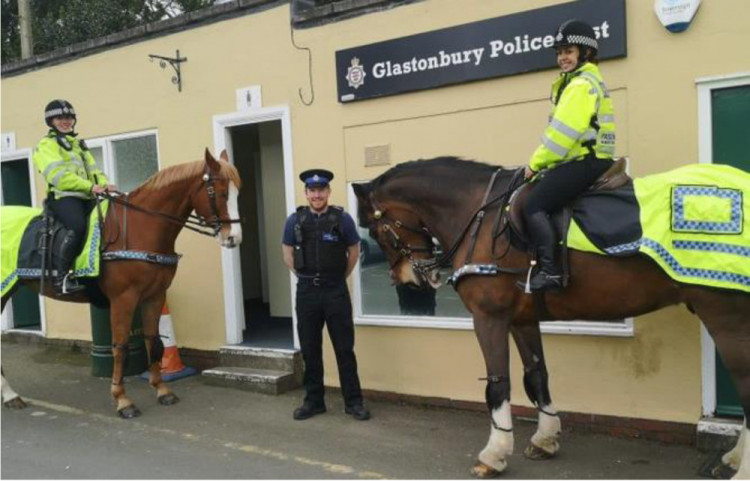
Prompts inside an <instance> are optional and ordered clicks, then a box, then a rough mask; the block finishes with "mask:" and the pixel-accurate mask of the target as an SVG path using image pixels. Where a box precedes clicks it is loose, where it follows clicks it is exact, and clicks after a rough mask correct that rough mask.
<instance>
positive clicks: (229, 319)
mask: <svg viewBox="0 0 750 481" xmlns="http://www.w3.org/2000/svg"><path fill="white" fill-rule="evenodd" d="M274 120H278V121H280V122H281V143H282V149H283V150H282V152H283V155H284V187H285V189H286V199H285V201H286V212H287V215H290V214H292V213H293V212H294V209H295V205H296V204H295V200H294V161H293V157H292V126H291V115H290V113H289V106H288V105H282V106H276V107H267V108H258V109H253V110H247V111H244V112H233V113H228V114H220V115H214V117H213V130H214V149H215V152H221V151H222V150H224V149H226V150H227V153H228V154H229V159H230V161H231V162H232V163H234V155H232V139H231V136H230V134H229V129H230V128H232V127H238V126H240V125H249V124H259V123H262V122H269V121H274ZM279 234H280V233H279ZM268 247H269V248H271V249H273V246H268ZM277 247H278V252H279V255H281V245H280V244H279V246H277ZM221 266H222V271H223V279H224V322H225V323H226V335H227V336H226V343H227V344H239V343H241V342H242V329H243V327H244V320H245V308H244V306H243V303H242V300H243V299H242V268H241V266H240V251H239V249H221ZM293 280H294V276H293V274H292V273H291V272H290V273H289V286H290V290H291V294H292V322H293V329H292V331H293V332H294V347H295V348H297V349H299V339H298V338H297V316H296V315H295V309H294V298H295V289H296V285H295V282H293Z"/></svg>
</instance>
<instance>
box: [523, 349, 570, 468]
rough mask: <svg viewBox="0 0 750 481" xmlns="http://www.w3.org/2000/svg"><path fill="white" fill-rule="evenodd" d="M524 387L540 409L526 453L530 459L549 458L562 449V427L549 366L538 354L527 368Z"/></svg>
mask: <svg viewBox="0 0 750 481" xmlns="http://www.w3.org/2000/svg"><path fill="white" fill-rule="evenodd" d="M523 387H524V390H525V391H526V395H527V396H528V397H529V399H530V400H531V402H532V403H534V405H536V407H537V409H538V410H539V422H538V424H537V430H536V432H535V433H534V435H533V436H532V437H531V445H529V446H528V447H527V448H526V450H525V451H524V454H525V456H526V457H527V458H529V459H547V458H549V457H551V456H553V455H554V454H555V453H557V451H558V450H559V449H560V443H559V438H560V432H561V430H562V428H561V426H560V418H559V417H558V416H557V411H556V410H555V408H554V406H553V405H552V399H551V396H550V394H549V376H548V374H547V367H546V366H545V365H544V363H543V362H542V361H540V359H539V358H538V357H537V356H533V361H532V363H531V364H530V365H529V366H527V367H526V368H525V372H524V375H523Z"/></svg>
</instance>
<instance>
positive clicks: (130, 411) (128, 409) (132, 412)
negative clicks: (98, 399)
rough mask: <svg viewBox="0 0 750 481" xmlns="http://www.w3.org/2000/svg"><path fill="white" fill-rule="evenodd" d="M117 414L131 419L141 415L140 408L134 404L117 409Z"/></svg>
mask: <svg viewBox="0 0 750 481" xmlns="http://www.w3.org/2000/svg"><path fill="white" fill-rule="evenodd" d="M117 414H119V415H120V417H121V418H123V419H133V418H137V417H138V416H140V415H141V410H140V409H138V408H137V407H135V405H134V404H131V405H130V406H125V407H124V408H122V409H120V410H119V411H117Z"/></svg>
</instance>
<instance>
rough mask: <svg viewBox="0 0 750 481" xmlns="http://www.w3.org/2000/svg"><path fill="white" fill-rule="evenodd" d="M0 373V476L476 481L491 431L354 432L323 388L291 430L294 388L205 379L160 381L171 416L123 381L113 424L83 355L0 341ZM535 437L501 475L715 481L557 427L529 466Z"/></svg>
mask: <svg viewBox="0 0 750 481" xmlns="http://www.w3.org/2000/svg"><path fill="white" fill-rule="evenodd" d="M2 365H3V369H4V371H5V377H6V378H7V379H8V381H9V382H10V383H11V385H12V386H13V388H14V389H15V390H16V391H17V392H18V393H19V394H21V396H22V397H24V398H26V399H27V400H29V402H30V405H29V407H28V408H26V409H24V410H10V409H7V408H3V409H2V426H1V429H2V459H1V460H0V461H1V468H0V477H2V478H17V479H32V478H35V479H38V478H47V479H92V478H103V479H161V478H167V479H178V478H180V479H261V478H266V479H382V478H397V479H471V476H470V474H469V468H470V467H471V466H472V465H473V463H474V462H475V460H476V457H477V454H478V453H479V451H481V449H482V448H483V447H484V446H485V444H486V443H487V439H488V435H489V432H490V429H489V428H490V423H489V419H488V417H487V414H486V413H483V412H475V411H467V410H459V409H448V408H426V407H419V406H414V405H405V404H402V403H397V402H387V401H382V400H375V401H374V400H372V399H369V400H366V402H367V405H368V407H369V408H370V409H371V411H372V415H373V417H372V419H371V420H369V421H366V422H361V421H356V420H354V419H352V418H351V416H348V415H346V414H344V412H343V410H344V405H343V401H342V399H341V393H340V392H339V391H338V390H337V389H328V390H327V395H326V404H327V407H328V412H326V413H325V414H321V415H318V416H315V417H313V418H311V419H308V420H305V421H295V420H294V419H292V412H293V410H294V409H295V408H296V407H298V406H299V405H300V403H301V400H302V397H303V392H302V391H301V390H300V389H297V390H294V391H289V392H286V393H281V394H278V395H276V396H268V395H265V394H261V393H256V392H248V391H245V390H240V389H227V388H224V387H218V386H214V385H211V384H208V383H207V382H206V380H205V379H207V378H208V376H193V377H188V378H185V379H180V380H177V381H175V382H172V383H169V385H168V386H169V388H170V389H172V390H173V391H174V392H175V394H176V395H177V396H179V397H180V402H179V403H177V404H175V405H173V406H161V405H159V403H158V402H157V400H156V395H155V393H154V391H153V389H152V388H151V387H150V386H149V385H148V383H146V382H143V381H142V380H140V379H139V378H138V377H137V376H135V377H130V378H126V380H125V388H126V389H127V393H128V397H129V398H130V399H131V400H132V401H133V402H134V403H135V404H136V406H138V408H139V409H140V410H141V411H142V413H143V414H142V416H141V417H139V418H136V419H133V420H122V419H119V418H118V417H117V415H116V413H115V407H114V404H113V402H112V400H111V398H110V395H109V390H110V379H106V378H95V377H92V376H91V375H90V373H91V366H90V358H89V356H88V354H86V353H83V352H80V351H78V352H74V351H72V350H71V349H69V348H68V349H60V348H51V347H49V346H43V345H24V344H14V343H10V342H3V343H2ZM235 368H236V369H257V368H247V367H244V368H242V367H240V368H237V367H236V366H235ZM270 371H273V370H270ZM236 372H243V371H236ZM274 375H275V374H272V373H266V376H268V377H273V376H274ZM237 376H238V377H241V376H240V375H239V374H237ZM278 376H279V377H280V378H281V377H283V376H282V375H278ZM250 377H251V378H252V376H250ZM261 377H262V376H260V375H259V374H258V377H257V378H253V379H259V378H261ZM202 378H203V379H202ZM252 382H253V383H255V382H256V381H252ZM365 387H366V386H365ZM522 395H523V393H522V392H519V391H518V389H516V390H514V396H522ZM535 429H536V425H535V423H533V422H528V421H522V420H518V419H516V420H515V422H514V435H515V454H513V455H511V456H510V458H509V467H508V469H507V471H506V472H505V473H504V474H503V477H505V478H508V479H589V478H599V479H608V478H616V479H700V474H699V470H700V471H701V472H703V473H707V474H710V473H711V471H712V470H711V467H710V466H708V464H710V463H715V462H716V459H717V458H716V456H718V454H716V455H714V454H705V453H701V452H699V451H698V450H697V449H696V448H695V447H694V446H686V445H675V444H665V443H660V442H656V441H648V440H644V439H618V438H613V437H610V436H606V435H603V434H591V433H581V432H577V431H571V430H570V429H567V428H566V427H565V425H563V433H562V436H561V439H560V444H561V451H560V452H559V453H558V455H557V456H556V458H554V459H552V460H548V461H531V460H528V459H526V458H524V456H523V454H522V453H523V449H524V448H525V446H526V444H527V442H528V440H529V439H530V438H531V435H532V434H533V433H534V431H535ZM724 475H726V473H725V474H724Z"/></svg>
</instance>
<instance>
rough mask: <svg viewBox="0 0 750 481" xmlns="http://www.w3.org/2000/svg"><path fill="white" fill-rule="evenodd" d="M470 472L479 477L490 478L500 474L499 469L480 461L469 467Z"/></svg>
mask: <svg viewBox="0 0 750 481" xmlns="http://www.w3.org/2000/svg"><path fill="white" fill-rule="evenodd" d="M470 472H471V475H472V476H474V477H475V478H479V479H491V478H497V477H498V476H500V471H498V470H497V469H495V468H493V467H492V466H488V465H486V464H484V463H483V462H481V461H477V464H475V465H474V466H473V467H472V468H471V469H470Z"/></svg>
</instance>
